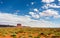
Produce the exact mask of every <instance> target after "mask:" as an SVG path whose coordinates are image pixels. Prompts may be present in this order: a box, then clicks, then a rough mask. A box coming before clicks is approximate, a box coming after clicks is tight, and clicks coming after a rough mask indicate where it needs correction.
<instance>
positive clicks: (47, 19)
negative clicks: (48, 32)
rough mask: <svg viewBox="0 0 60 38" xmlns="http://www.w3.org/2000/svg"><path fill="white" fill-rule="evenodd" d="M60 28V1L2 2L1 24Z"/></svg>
mask: <svg viewBox="0 0 60 38" xmlns="http://www.w3.org/2000/svg"><path fill="white" fill-rule="evenodd" d="M17 23H21V24H22V25H23V26H31V27H60V0H0V24H6V25H7V24H8V25H16V24H17Z"/></svg>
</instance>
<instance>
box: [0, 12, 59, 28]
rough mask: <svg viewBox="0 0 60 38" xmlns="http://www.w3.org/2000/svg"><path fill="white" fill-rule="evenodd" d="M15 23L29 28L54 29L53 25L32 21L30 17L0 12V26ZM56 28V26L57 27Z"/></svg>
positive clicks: (43, 21)
mask: <svg viewBox="0 0 60 38" xmlns="http://www.w3.org/2000/svg"><path fill="white" fill-rule="evenodd" d="M17 23H21V24H23V26H31V27H55V26H56V25H54V23H52V22H50V21H45V20H34V19H31V18H30V16H28V15H25V16H18V15H14V14H8V13H1V12H0V24H9V25H16V24H17ZM57 27H58V26H57Z"/></svg>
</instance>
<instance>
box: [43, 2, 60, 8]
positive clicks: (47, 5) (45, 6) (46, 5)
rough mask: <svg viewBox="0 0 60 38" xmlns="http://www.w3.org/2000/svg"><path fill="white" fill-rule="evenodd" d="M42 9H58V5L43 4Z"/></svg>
mask: <svg viewBox="0 0 60 38" xmlns="http://www.w3.org/2000/svg"><path fill="white" fill-rule="evenodd" d="M42 8H43V9H48V8H60V6H59V5H56V4H55V3H52V4H45V5H44V6H42Z"/></svg>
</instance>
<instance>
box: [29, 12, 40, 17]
mask: <svg viewBox="0 0 60 38" xmlns="http://www.w3.org/2000/svg"><path fill="white" fill-rule="evenodd" d="M29 14H30V15H31V16H32V17H33V18H40V16H39V15H38V14H36V13H35V12H29Z"/></svg>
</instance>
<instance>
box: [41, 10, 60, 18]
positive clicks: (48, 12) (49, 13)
mask: <svg viewBox="0 0 60 38" xmlns="http://www.w3.org/2000/svg"><path fill="white" fill-rule="evenodd" d="M40 16H41V17H46V16H47V17H53V18H54V17H56V18H58V17H59V16H60V15H59V13H58V11H56V10H53V9H48V10H45V11H43V12H42V13H40ZM59 18H60V17H59Z"/></svg>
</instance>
